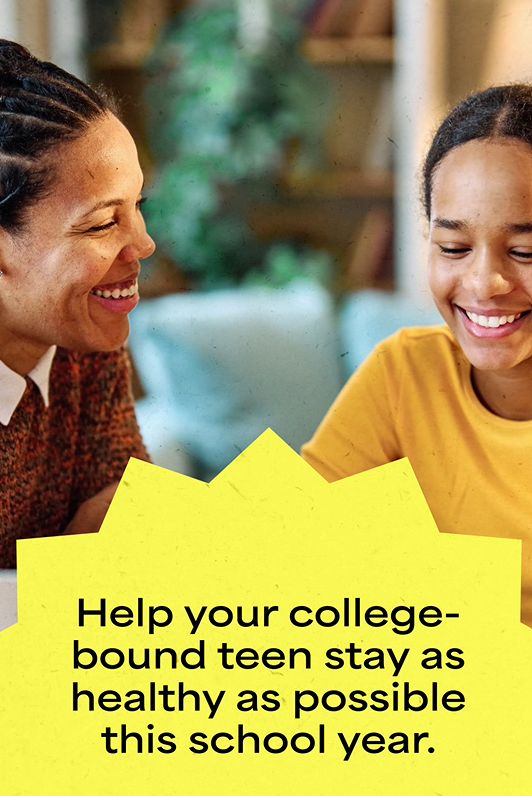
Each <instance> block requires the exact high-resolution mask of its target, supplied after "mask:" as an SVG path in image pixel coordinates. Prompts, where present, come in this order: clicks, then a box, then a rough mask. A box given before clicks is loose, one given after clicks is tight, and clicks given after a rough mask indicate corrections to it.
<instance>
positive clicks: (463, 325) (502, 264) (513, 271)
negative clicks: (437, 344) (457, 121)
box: [429, 138, 532, 373]
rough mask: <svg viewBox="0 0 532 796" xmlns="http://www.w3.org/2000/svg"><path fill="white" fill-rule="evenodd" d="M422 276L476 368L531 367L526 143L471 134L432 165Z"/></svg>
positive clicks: (530, 183)
mask: <svg viewBox="0 0 532 796" xmlns="http://www.w3.org/2000/svg"><path fill="white" fill-rule="evenodd" d="M429 241H430V246H429V283H430V287H431V290H432V294H433V296H434V300H435V302H436V306H437V307H438V310H439V311H440V313H441V315H442V316H443V318H444V320H445V321H446V322H447V324H448V325H449V327H450V328H451V330H452V331H453V333H454V335H455V336H456V338H457V340H458V342H459V344H460V346H461V348H462V350H463V351H464V354H465V355H466V357H467V359H468V360H469V361H470V362H471V364H472V365H473V367H475V368H477V369H479V370H493V371H507V370H510V369H512V368H519V369H521V370H523V369H530V372H531V373H532V314H531V310H532V149H531V148H530V147H529V146H527V145H526V144H525V143H523V142H521V141H518V140H517V139H512V138H502V139H501V138H499V139H495V140H487V139H484V140H476V141H470V142H468V143H466V144H462V145H461V146H459V147H457V148H456V149H453V150H451V152H449V154H448V155H446V156H445V158H444V159H443V160H442V161H441V162H440V164H439V165H438V166H437V169H436V172H435V175H434V186H433V193H432V217H431V221H430V239H429Z"/></svg>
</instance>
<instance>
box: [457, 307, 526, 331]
mask: <svg viewBox="0 0 532 796" xmlns="http://www.w3.org/2000/svg"><path fill="white" fill-rule="evenodd" d="M464 312H465V314H466V315H467V317H468V318H469V320H470V321H473V323H476V324H477V326H484V327H485V328H486V329H497V328H498V327H499V326H504V324H505V323H513V322H514V321H516V320H517V319H518V318H520V317H521V316H522V315H524V313H523V312H518V313H517V314H516V315H500V316H499V315H477V314H476V313H474V312H468V311H467V310H464Z"/></svg>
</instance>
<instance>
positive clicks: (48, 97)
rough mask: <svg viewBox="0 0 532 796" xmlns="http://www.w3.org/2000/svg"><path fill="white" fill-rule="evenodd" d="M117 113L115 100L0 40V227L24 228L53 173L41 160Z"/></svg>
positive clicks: (19, 47) (47, 188) (9, 230)
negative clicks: (94, 123) (26, 217)
mask: <svg viewBox="0 0 532 796" xmlns="http://www.w3.org/2000/svg"><path fill="white" fill-rule="evenodd" d="M108 112H111V113H114V112H115V107H114V105H113V103H112V101H111V100H110V99H109V98H108V97H106V96H105V95H104V94H103V93H102V92H98V91H95V90H94V89H92V88H90V87H89V86H87V85H86V84H85V83H84V82H83V81H82V80H79V79H78V78H77V77H74V75H71V74H69V73H68V72H65V71H64V70H63V69H60V68H59V67H58V66H55V64H51V63H47V62H46V61H39V60H38V59H37V58H35V57H34V56H33V55H31V53H30V52H29V51H28V50H27V49H26V48H25V47H23V46H22V45H20V44H17V43H16V42H12V41H7V40H6V39H0V226H1V227H3V228H4V229H5V230H7V231H8V232H10V233H15V232H17V231H19V230H20V229H21V228H22V227H23V225H24V218H25V212H26V210H27V209H28V208H29V207H31V205H33V204H34V203H35V202H37V201H38V200H39V199H40V198H42V197H43V196H44V195H46V193H47V192H48V190H49V189H50V186H51V184H52V183H53V178H54V172H53V168H52V166H51V165H50V164H44V163H43V162H42V157H43V155H45V154H46V153H47V152H49V151H50V150H51V149H52V148H53V147H56V146H58V145H59V144H61V143H63V142H66V141H72V140H74V139H75V138H78V137H79V136H81V135H83V133H85V132H86V131H87V129H88V128H89V126H90V124H91V122H93V121H94V120H96V119H98V118H99V117H102V116H104V115H105V114H106V113H108Z"/></svg>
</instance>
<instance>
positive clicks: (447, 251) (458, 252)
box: [438, 244, 471, 256]
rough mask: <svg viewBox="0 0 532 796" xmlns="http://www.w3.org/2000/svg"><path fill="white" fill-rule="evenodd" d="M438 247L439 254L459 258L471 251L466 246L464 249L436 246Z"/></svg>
mask: <svg viewBox="0 0 532 796" xmlns="http://www.w3.org/2000/svg"><path fill="white" fill-rule="evenodd" d="M438 245H439V247H440V252H441V253H442V254H448V255H453V254H455V255H457V256H459V255H461V254H467V253H468V252H470V251H471V249H470V248H469V247H468V246H465V247H450V246H442V245H441V244H438Z"/></svg>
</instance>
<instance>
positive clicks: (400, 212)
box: [0, 0, 532, 480]
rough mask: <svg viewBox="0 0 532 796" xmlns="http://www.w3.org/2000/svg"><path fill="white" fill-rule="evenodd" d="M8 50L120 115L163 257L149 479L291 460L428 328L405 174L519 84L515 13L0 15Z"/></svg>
mask: <svg viewBox="0 0 532 796" xmlns="http://www.w3.org/2000/svg"><path fill="white" fill-rule="evenodd" d="M0 35H1V36H3V37H5V38H12V39H15V40H18V41H20V42H22V43H23V44H26V45H27V46H28V47H29V48H30V49H31V50H32V51H33V52H35V54H37V55H38V56H39V57H41V58H46V59H50V60H52V61H55V62H56V63H58V64H60V65H61V66H63V67H64V68H66V69H68V70H70V71H72V72H74V73H76V74H78V75H80V76H81V77H83V78H85V79H88V80H89V81H91V82H94V83H100V84H104V85H105V86H107V87H108V88H110V89H111V91H112V92H113V93H114V95H115V96H116V97H117V99H118V101H119V104H120V108H121V114H122V118H123V120H124V122H125V123H126V125H127V126H128V127H129V129H130V131H131V133H132V135H133V136H134V138H135V140H136V142H137V145H138V148H139V153H140V158H141V165H142V167H143V169H144V171H145V174H146V178H147V179H146V186H147V187H146V195H147V196H148V202H147V203H146V205H144V207H143V210H144V209H145V217H146V222H147V226H148V230H149V232H150V234H151V235H152V236H153V237H154V239H155V241H156V243H157V244H158V249H157V252H156V254H155V255H154V256H153V257H152V258H151V259H150V261H149V262H146V264H145V265H144V267H143V276H142V284H141V295H142V296H143V301H142V302H141V304H140V305H139V307H138V308H137V309H136V310H135V312H134V313H133V315H132V321H131V326H132V331H131V337H130V348H131V352H132V356H133V360H134V364H135V368H136V377H137V381H136V392H137V395H138V398H139V400H138V416H139V420H140V424H141V429H142V431H143V434H144V436H145V439H146V441H147V444H148V447H149V450H150V453H151V455H152V457H153V460H154V461H155V462H156V463H157V464H161V465H162V466H166V467H169V468H171V469H175V470H179V471H181V472H185V473H187V474H191V475H195V476H198V477H201V478H205V479H206V480H209V479H210V478H212V477H214V476H215V475H216V474H217V473H218V472H219V471H220V470H221V469H222V468H223V467H224V466H226V465H227V464H228V463H229V462H230V461H231V460H232V459H233V458H234V457H235V456H236V455H237V454H238V453H239V452H240V451H241V450H243V449H244V448H245V447H246V446H247V445H248V444H250V443H251V442H252V441H253V439H254V438H255V437H256V436H258V435H259V434H260V433H261V432H262V431H263V430H264V429H265V428H266V427H268V426H269V427H271V428H273V430H274V431H276V432H277V433H278V434H279V435H280V436H281V437H282V438H283V439H284V440H285V441H286V442H288V443H289V444H290V445H291V446H292V447H293V448H294V449H296V450H298V449H299V446H300V445H301V444H302V443H303V442H304V441H306V440H307V439H308V438H309V437H310V436H311V435H312V433H313V431H314V429H315V427H316V425H317V424H318V422H319V421H320V419H321V418H322V416H323V414H324V413H325V411H326V410H327V408H328V406H329V405H330V403H331V402H332V400H333V399H334V397H335V396H336V394H337V392H338V391H339V389H340V388H341V386H342V384H343V383H344V382H345V379H346V378H347V377H348V376H349V375H350V373H352V372H353V370H354V369H355V368H356V367H357V365H358V364H359V363H360V361H361V360H362V359H363V358H364V357H365V356H366V355H367V354H368V353H369V351H370V350H371V349H372V347H373V346H374V345H375V344H376V343H377V342H378V341H379V340H381V339H382V338H383V337H385V336H387V335H389V334H391V333H393V332H394V331H395V330H396V329H397V328H399V327H401V326H408V325H418V324H427V323H437V322H438V317H437V315H436V313H435V310H433V309H432V306H431V303H430V296H429V293H428V289H427V286H426V282H425V237H426V228H425V221H424V219H423V217H422V210H421V205H420V202H419V186H418V176H417V175H418V172H419V169H420V165H421V163H422V159H423V155H424V152H425V151H426V149H427V146H428V143H429V141H430V137H431V134H432V132H433V131H434V129H435V127H436V126H437V124H438V122H439V121H440V120H441V118H442V117H443V116H444V115H445V113H446V112H447V110H448V109H449V107H450V106H452V105H453V104H455V103H456V102H458V101H459V100H460V99H461V98H462V97H463V96H465V95H466V94H467V93H469V92H471V91H475V90H478V89H480V88H483V87H485V86H486V85H490V84H494V83H502V82H511V81H516V80H529V79H532V48H531V46H530V45H531V42H532V2H523V0H498V1H497V0H429V2H427V0H395V2H394V1H393V0H208V1H207V0H188V2H187V0H2V4H1V5H0Z"/></svg>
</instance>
